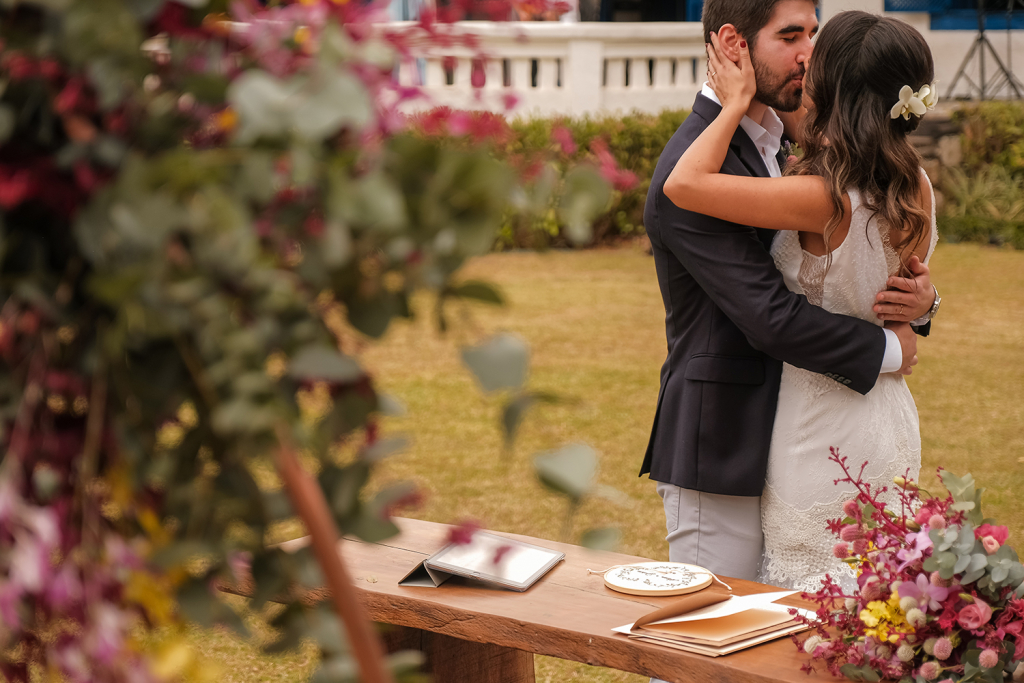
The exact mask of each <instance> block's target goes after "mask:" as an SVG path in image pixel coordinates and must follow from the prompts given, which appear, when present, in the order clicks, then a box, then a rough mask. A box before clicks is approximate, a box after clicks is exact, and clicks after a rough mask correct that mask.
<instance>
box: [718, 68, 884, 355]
mask: <svg viewBox="0 0 1024 683" xmlns="http://www.w3.org/2000/svg"><path fill="white" fill-rule="evenodd" d="M700 93H701V94H702V95H703V96H704V97H706V98H708V99H709V100H711V101H712V102H714V103H715V104H717V105H718V106H722V102H721V100H719V99H718V95H716V94H715V91H714V90H712V89H711V86H710V85H708V84H707V82H705V83H704V86H703V87H702V88H701V90H700ZM740 128H742V129H743V132H745V133H746V134H747V137H749V138H750V139H751V140H752V141H753V142H754V146H755V147H757V151H758V152H759V153H760V154H761V159H762V160H763V161H764V165H765V167H766V168H767V169H768V175H769V176H771V177H772V178H779V177H781V176H782V169H780V168H779V160H778V158H777V157H776V155H777V154H778V153H779V149H781V148H782V130H783V125H782V119H780V118H779V115H778V114H776V113H775V110H774V109H772V108H771V107H768V109H767V110H766V111H765V113H764V118H763V119H762V120H761V123H757V122H755V121H754V120H753V119H752V118H750V117H749V116H744V117H743V120H741V121H740ZM882 331H883V332H885V355H884V356H882V367H881V368H879V370H878V374H880V375H881V374H885V373H887V372H896V371H897V370H899V369H900V368H901V367H903V345H902V344H900V338H899V337H897V336H896V333H895V332H893V331H892V330H887V329H885V328H883V329H882Z"/></svg>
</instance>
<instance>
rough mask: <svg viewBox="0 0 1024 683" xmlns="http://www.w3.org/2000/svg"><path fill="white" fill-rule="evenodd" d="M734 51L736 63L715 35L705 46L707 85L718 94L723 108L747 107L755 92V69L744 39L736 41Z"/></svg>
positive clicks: (712, 35)
mask: <svg viewBox="0 0 1024 683" xmlns="http://www.w3.org/2000/svg"><path fill="white" fill-rule="evenodd" d="M733 51H735V52H736V54H737V59H738V61H733V60H732V59H731V58H730V57H729V56H728V53H727V52H728V51H727V50H726V49H724V48H723V46H722V43H721V40H720V39H719V38H718V36H717V35H716V34H714V33H712V34H711V43H710V44H709V45H707V52H708V83H709V85H710V86H711V89H712V90H714V91H715V94H716V95H718V99H719V100H720V101H721V103H722V106H723V108H724V107H726V106H729V105H730V104H736V105H741V106H743V107H744V109H745V108H746V107H748V106H750V101H751V100H752V99H754V94H755V93H756V92H757V82H756V80H755V79H754V67H753V65H752V64H751V63H750V52H749V50H748V49H747V42H746V41H745V40H742V39H739V42H738V43H737V44H736V45H735V46H734V47H733Z"/></svg>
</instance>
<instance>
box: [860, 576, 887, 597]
mask: <svg viewBox="0 0 1024 683" xmlns="http://www.w3.org/2000/svg"><path fill="white" fill-rule="evenodd" d="M862 578H863V577H862ZM880 583H881V582H880V581H879V579H878V577H877V576H875V575H870V576H868V577H867V578H864V581H863V584H862V585H861V589H860V596H861V597H862V598H864V599H865V600H867V601H868V602H870V601H872V600H877V599H879V598H880V597H882V588H881V586H880Z"/></svg>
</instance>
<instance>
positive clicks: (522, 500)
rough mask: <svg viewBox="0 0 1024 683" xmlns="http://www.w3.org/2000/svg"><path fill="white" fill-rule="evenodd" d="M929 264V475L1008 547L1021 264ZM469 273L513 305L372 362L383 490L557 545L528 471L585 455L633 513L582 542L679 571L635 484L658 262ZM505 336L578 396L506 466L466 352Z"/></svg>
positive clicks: (556, 508) (950, 253)
mask: <svg viewBox="0 0 1024 683" xmlns="http://www.w3.org/2000/svg"><path fill="white" fill-rule="evenodd" d="M932 267H933V280H934V282H935V283H936V285H937V286H938V287H939V289H940V290H941V292H942V295H943V304H942V313H941V314H940V316H939V317H938V319H937V320H936V322H935V325H934V334H933V336H932V337H931V338H929V339H927V340H923V341H922V343H921V345H920V353H919V355H920V358H921V364H920V365H919V366H918V368H917V370H916V371H915V373H914V375H913V376H912V377H911V378H910V385H911V389H912V390H913V392H914V396H915V398H916V400H917V402H918V407H919V410H920V414H921V429H922V432H923V442H924V462H925V470H926V472H927V471H931V470H934V468H935V467H936V466H939V465H942V466H944V467H947V468H949V469H951V470H953V471H954V472H958V473H963V472H966V471H970V472H972V473H973V474H974V475H975V477H976V478H977V479H979V480H980V481H981V482H982V485H984V486H987V487H988V491H987V493H986V495H985V505H986V511H987V513H988V514H989V515H990V516H996V517H998V518H999V519H1000V521H1002V522H1003V523H1006V524H1009V526H1010V529H1011V541H1012V540H1013V539H1016V540H1017V542H1018V543H1020V542H1021V539H1024V502H1022V499H1021V497H1020V496H1018V495H1016V492H1017V491H1018V490H1020V487H1021V484H1022V479H1024V468H1022V467H1021V463H1022V462H1024V436H1022V434H1021V427H1022V426H1024V419H1022V418H1024V389H1022V386H1024V382H1022V380H1024V252H1015V251H1009V250H1002V249H994V248H988V247H981V246H977V245H941V246H940V247H939V249H938V251H937V252H936V254H935V257H934V260H933V262H932ZM466 276H467V277H475V278H483V279H487V280H490V281H492V282H494V283H496V284H498V285H499V286H500V288H501V289H502V291H503V292H504V294H505V296H506V298H507V300H508V305H507V306H506V307H504V308H500V309H496V308H488V307H485V306H475V305H474V306H472V307H470V308H468V309H465V310H464V311H462V313H464V314H465V315H464V316H463V315H461V314H459V315H453V316H452V317H453V319H454V320H455V324H454V325H453V327H454V328H456V329H455V330H454V331H453V332H450V333H449V334H448V335H447V336H446V337H441V336H439V335H438V334H437V332H436V331H435V330H434V328H433V327H432V326H431V322H430V317H429V316H428V315H424V316H423V318H422V319H421V320H417V321H415V322H413V323H403V324H398V325H396V326H394V327H393V329H392V330H391V331H390V332H389V334H388V336H387V337H386V339H385V340H384V341H383V342H382V343H380V344H378V345H372V346H368V347H367V348H366V350H365V353H364V360H365V363H366V364H367V365H368V366H369V367H370V368H371V369H372V370H373V372H374V373H375V376H376V377H377V378H378V383H379V385H380V386H381V387H382V388H383V389H384V390H385V391H388V392H389V393H392V394H394V395H395V396H397V397H398V398H399V399H400V400H401V401H402V402H403V403H404V404H405V405H406V407H407V408H408V414H407V415H406V416H404V417H401V418H393V419H391V420H390V421H389V422H388V423H387V424H386V425H385V427H386V429H387V430H388V431H389V432H398V431H402V432H408V433H410V434H411V435H412V436H413V437H414V440H413V444H412V446H411V447H410V448H409V450H408V451H407V452H406V453H404V454H403V455H401V456H397V457H395V458H394V459H392V460H391V461H389V462H387V463H386V464H385V465H384V466H383V467H382V468H381V469H380V470H379V472H378V474H377V479H376V482H375V486H383V485H385V484H387V483H389V482H394V481H396V480H401V479H413V480H416V481H417V482H419V483H420V484H421V486H422V487H423V488H424V489H425V490H426V491H427V492H428V498H427V501H426V503H425V505H424V506H423V507H422V508H421V509H420V510H418V511H417V512H415V513H413V514H414V515H415V516H418V517H421V518H423V519H430V520H435V521H442V522H450V521H455V520H459V519H467V518H468V519H476V520H479V521H481V522H482V523H484V524H485V525H486V526H487V527H489V528H492V529H498V530H502V531H510V532H516V533H524V534H530V535H533V536H537V537H541V538H557V537H558V535H559V533H560V526H561V522H562V519H563V514H564V511H565V504H564V501H562V500H561V499H559V498H557V497H556V496H554V495H552V494H549V493H547V492H546V491H545V490H544V489H542V487H541V486H540V485H539V484H538V483H537V482H536V481H535V480H534V478H533V476H532V469H531V466H530V458H531V456H532V455H533V454H534V453H536V452H538V451H542V450H546V449H551V448H556V447H558V446H560V445H562V444H565V443H568V442H575V441H579V442H586V443H588V444H590V445H591V446H593V447H594V448H595V449H597V450H598V451H599V452H600V453H601V472H600V475H599V477H600V480H601V481H602V482H603V483H606V484H609V485H612V486H614V487H616V488H618V489H619V490H621V491H622V492H623V493H624V494H625V495H626V497H627V498H628V500H629V504H628V505H624V506H613V505H611V504H609V503H607V502H605V501H594V502H590V503H587V504H585V505H584V507H583V508H582V509H581V511H580V514H579V516H578V517H577V519H576V527H575V531H574V533H575V534H576V535H577V536H578V534H579V533H580V532H581V531H582V530H584V529H586V528H589V527H593V526H605V525H610V524H614V525H617V526H619V527H620V528H621V529H622V530H623V532H624V533H623V543H622V546H621V550H622V551H624V552H628V553H632V554H636V555H643V556H647V557H653V558H666V557H667V547H666V545H665V543H664V540H663V537H664V517H663V513H662V509H661V502H660V499H659V498H658V496H657V494H656V493H655V491H654V484H653V483H652V482H650V481H648V480H647V479H639V478H638V477H637V476H636V473H637V471H638V470H639V467H640V462H641V460H642V458H643V453H644V449H645V447H646V445H647V438H648V435H649V430H650V426H651V418H652V416H653V413H654V407H655V402H656V399H657V394H658V370H659V368H660V365H661V362H662V360H663V359H664V356H665V336H664V322H663V321H664V310H663V309H662V305H661V299H660V296H659V293H658V286H657V282H656V280H655V275H654V262H653V260H652V259H651V258H650V257H649V256H646V255H645V254H644V253H642V251H641V250H640V249H639V248H623V249H618V250H593V251H580V252H548V253H532V252H530V253H505V254H493V255H489V256H486V257H483V258H480V259H478V260H476V261H475V262H473V263H472V264H471V265H470V267H469V268H468V269H467V272H466ZM423 303H424V306H421V308H422V309H423V310H424V311H427V310H429V308H428V306H427V305H426V304H427V303H428V302H423ZM453 312H456V313H457V312H458V310H456V311H453ZM496 331H510V332H514V333H516V334H519V335H521V336H523V337H524V338H525V339H527V340H528V341H529V343H530V345H531V347H532V352H533V360H532V374H531V377H530V386H531V387H532V388H534V389H540V390H545V391H551V392H555V393H557V394H560V395H562V396H564V397H567V398H571V399H572V401H570V402H567V403H565V404H563V405H558V406H546V407H542V408H540V409H538V410H536V411H535V412H533V413H531V414H530V415H529V417H528V418H527V422H526V423H525V424H524V426H523V428H522V430H521V433H520V438H519V441H518V443H517V447H516V452H515V454H514V457H513V458H512V460H511V461H505V460H503V459H502V457H501V437H500V432H499V429H498V417H499V412H498V411H499V402H498V401H497V400H496V399H494V398H487V397H484V396H482V395H481V394H480V392H479V391H478V390H477V388H476V387H475V386H474V384H473V380H472V378H471V377H470V376H469V374H468V373H467V371H465V370H464V369H463V367H462V365H461V363H460V361H459V354H458V348H459V346H460V345H461V344H464V343H470V342H474V341H476V340H479V339H481V338H483V337H484V336H486V335H487V334H490V333H492V332H496ZM822 532H823V533H825V531H824V530H822ZM196 640H197V641H201V642H202V644H203V647H204V649H205V650H206V651H207V653H208V654H209V655H210V656H211V657H212V658H213V659H216V660H219V661H220V662H222V664H223V665H224V667H225V669H227V670H228V671H230V672H231V674H232V676H231V680H235V681H269V680H281V681H299V680H304V679H305V677H307V676H308V675H309V672H310V670H311V668H312V666H313V665H314V664H315V662H314V661H313V660H312V659H311V657H310V654H309V651H308V650H307V651H304V652H303V653H302V654H300V655H298V656H295V657H289V658H269V657H261V656H259V655H257V654H255V653H254V652H253V650H252V649H250V648H249V647H248V646H247V645H245V644H243V643H240V642H238V641H236V640H234V639H233V637H232V636H229V635H226V634H222V633H219V632H216V633H212V632H199V633H197V634H196ZM537 673H538V680H539V681H564V680H573V679H575V680H581V681H602V682H607V681H635V682H640V681H643V680H646V679H641V678H640V677H638V676H630V675H626V674H622V673H619V672H612V671H608V670H604V669H595V668H592V667H587V666H584V665H582V664H576V663H571V662H561V661H557V660H551V659H547V658H538V660H537ZM225 680H227V679H225Z"/></svg>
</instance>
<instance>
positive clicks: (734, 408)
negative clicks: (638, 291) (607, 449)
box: [640, 95, 885, 496]
mask: <svg viewBox="0 0 1024 683" xmlns="http://www.w3.org/2000/svg"><path fill="white" fill-rule="evenodd" d="M720 111H721V107H720V106H719V105H717V104H715V103H714V102H712V101H711V100H709V99H708V98H706V97H704V96H703V95H697V100H696V102H694V104H693V112H692V113H691V114H690V115H689V116H688V117H687V118H686V121H684V122H683V124H682V126H680V127H679V130H677V131H676V133H675V135H673V136H672V139H671V140H670V141H669V143H668V145H667V146H666V147H665V150H664V152H662V155H661V158H660V159H659V160H658V166H657V168H656V169H655V171H654V177H653V178H652V180H651V187H650V190H649V191H648V193H647V205H646V207H645V209H644V227H645V228H646V230H647V234H648V236H649V237H650V240H651V247H652V249H653V251H654V262H655V266H656V267H657V271H658V284H659V286H660V287H661V296H662V299H663V300H664V303H665V333H666V336H667V337H668V358H667V359H666V361H665V364H664V366H663V367H662V369H661V392H660V394H659V395H658V409H657V413H656V415H655V418H654V427H653V429H652V431H651V440H650V443H649V444H648V446H647V455H646V457H645V458H644V464H643V467H642V469H641V471H640V474H645V473H650V476H651V479H654V480H655V481H660V482H666V483H670V484H675V485H676V486H681V487H683V488H686V489H695V490H697V491H706V492H709V493H718V494H727V495H734V496H760V495H761V489H762V488H763V487H764V478H765V470H766V468H767V464H768V447H769V445H770V443H771V436H772V425H773V423H774V422H775V407H776V404H777V403H778V397H779V382H780V379H781V377H782V362H783V361H785V362H787V363H790V364H792V365H796V366H798V367H801V368H805V369H807V370H811V371H813V372H817V373H821V374H824V375H826V376H827V377H830V378H832V379H834V380H835V381H837V382H839V383H841V384H844V385H846V386H847V387H849V388H850V389H852V390H854V391H857V392H860V393H862V394H864V393H867V392H868V391H869V390H870V389H871V387H872V386H874V384H875V380H876V379H877V378H878V370H879V368H880V367H881V365H882V356H883V355H884V353H885V333H884V332H882V328H881V327H879V326H877V325H874V324H872V323H869V322H865V321H863V320H859V319H857V318H851V317H848V316H842V315H833V314H831V313H828V312H827V311H825V310H824V309H822V308H819V307H817V306H814V305H812V304H809V303H808V302H807V299H806V298H805V297H804V296H802V295H798V294H794V293H792V292H790V291H789V290H788V289H786V285H785V283H784V282H783V279H782V274H781V273H779V271H778V270H777V269H776V267H775V263H774V262H773V261H772V257H771V255H770V254H769V252H768V250H769V247H770V246H771V242H772V238H773V237H774V236H775V234H776V232H775V231H772V230H763V229H759V228H752V227H749V226H746V225H739V224H736V223H729V222H727V221H723V220H719V219H716V218H711V217H709V216H704V215H701V214H696V213H693V212H691V211H684V210H683V209H680V208H678V207H677V206H675V205H674V204H673V203H672V202H671V201H670V200H669V199H668V197H666V196H665V193H664V187H665V180H666V179H667V178H668V175H669V173H671V172H672V169H673V168H674V167H675V165H676V162H677V161H678V160H679V157H681V156H682V154H683V152H684V151H685V150H686V148H687V147H689V146H690V144H691V143H692V142H693V141H694V140H695V139H696V138H697V136H698V135H700V133H701V131H703V130H704V129H705V128H706V127H707V126H708V124H709V123H710V122H711V121H712V120H714V118H715V117H716V116H718V113H719V112H720ZM722 172H723V173H730V174H732V175H744V176H767V175H768V169H767V168H765V165H764V161H763V160H762V159H761V156H760V154H758V151H757V148H756V147H755V146H754V143H753V142H752V141H751V140H750V138H749V137H748V136H747V134H746V133H745V132H744V131H743V129H742V128H739V129H737V131H736V135H735V136H733V139H732V143H731V144H730V147H729V154H728V156H727V157H726V159H725V163H724V164H723V165H722ZM822 457H823V458H826V457H828V454H827V453H823V454H822Z"/></svg>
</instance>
